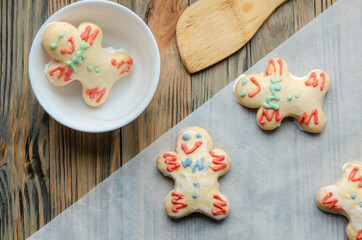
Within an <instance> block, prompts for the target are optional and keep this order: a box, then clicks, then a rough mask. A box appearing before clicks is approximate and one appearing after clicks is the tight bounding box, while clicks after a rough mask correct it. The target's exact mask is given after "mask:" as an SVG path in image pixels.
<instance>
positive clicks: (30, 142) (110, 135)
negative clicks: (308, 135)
mask: <svg viewBox="0 0 362 240" xmlns="http://www.w3.org/2000/svg"><path fill="white" fill-rule="evenodd" d="M71 2H73V1H65V0H49V1H43V0H24V1H23V0H14V1H8V0H1V3H0V18H1V19H0V21H1V29H0V46H1V47H0V56H1V72H0V74H1V75H0V76H1V77H0V239H26V238H27V237H29V236H30V235H31V234H32V233H34V232H35V231H37V230H38V229H39V228H40V227H42V226H43V225H44V224H46V223H47V222H49V221H50V220H51V219H53V218H54V217H56V216H57V215H58V214H59V213H61V212H62V211H64V210H65V209H66V208H67V207H69V206H70V205H71V204H73V203H74V202H75V201H77V200H78V199H79V198H81V197H82V196H83V195H84V194H86V193H87V192H89V191H90V190H91V189H92V188H93V187H95V186H96V185H97V184H99V183H100V182H101V181H103V180H104V179H105V178H106V177H108V176H109V175H110V174H112V173H113V172H114V171H115V170H117V169H118V168H119V167H121V166H122V164H125V163H126V162H127V161H129V160H130V159H131V158H132V157H134V156H135V155H136V154H137V153H139V152H140V151H142V150H143V149H144V148H146V147H147V146H148V145H150V144H151V143H152V142H153V141H154V140H155V139H157V138H159V137H160V136H161V135H162V134H164V133H165V132H166V131H167V130H169V129H170V128H172V127H173V126H174V125H175V124H177V123H178V122H179V121H181V120H182V119H183V118H185V117H186V116H187V115H189V114H190V113H191V112H192V111H193V110H195V109H196V108H198V107H199V106H200V105H202V104H203V103H204V102H205V101H207V100H208V99H209V98H211V97H212V96H214V95H215V94H216V93H217V92H218V91H220V90H221V89H222V88H223V87H224V86H226V85H227V84H228V83H230V82H231V81H233V80H234V79H235V78H236V77H237V76H238V75H240V74H241V73H242V72H244V71H245V70H246V69H248V68H249V67H250V66H252V65H253V64H255V63H256V62H257V61H259V60H260V59H261V58H263V57H264V56H265V55H266V54H267V53H269V52H270V51H271V50H273V49H274V48H275V47H277V46H278V45H279V44H281V43H282V42H283V41H285V40H286V39H288V38H289V37H290V36H291V35H292V34H294V33H295V32H296V31H298V30H299V29H300V28H302V27H303V26H304V25H305V24H307V23H308V22H310V21H311V20H313V18H315V17H316V16H318V15H319V14H320V13H321V12H323V11H324V10H325V9H327V8H328V7H329V6H330V5H332V4H333V3H334V2H336V0H289V1H288V2H287V3H285V4H284V5H282V6H281V7H280V8H278V9H277V10H276V12H275V13H274V14H273V15H272V16H271V17H270V18H269V19H268V20H267V21H266V22H265V24H264V25H263V26H262V27H261V28H260V29H259V31H258V32H257V33H256V34H255V36H254V37H253V38H252V40H251V41H250V42H249V43H248V44H247V45H246V46H245V47H243V48H242V49H241V50H240V51H238V52H236V53H235V54H233V55H232V56H230V57H229V58H227V59H225V60H224V61H222V62H220V63H218V64H216V65H214V66H212V67H210V68H208V69H206V70H204V71H201V72H199V73H196V74H193V75H190V74H188V73H187V71H186V70H185V68H184V67H183V65H182V63H181V59H180V56H179V54H178V49H177V43H176V38H175V26H176V23H177V20H178V18H179V17H180V15H181V14H182V12H183V11H184V10H185V8H186V7H187V6H188V5H189V4H192V3H193V2H195V1H194V0H190V1H187V0H173V1H172V0H147V1H146V0H122V1H118V2H119V3H120V4H122V5H124V6H126V7H128V8H130V9H131V10H133V11H134V12H135V13H136V14H138V16H140V17H141V18H142V19H143V20H144V21H145V22H146V23H147V24H148V25H149V27H150V29H151V31H152V32H153V34H154V35H155V38H156V40H157V43H158V45H159V48H160V54H161V75H160V81H159V85H158V88H157V91H156V93H155V96H154V98H153V100H152V101H151V103H150V105H149V106H148V107H147V108H146V110H145V112H144V113H142V114H141V115H140V116H139V117H138V118H137V119H136V120H134V121H133V122H131V123H129V124H128V125H127V126H125V127H123V128H121V129H118V130H115V131H112V132H107V133H99V134H90V133H82V132H78V131H74V130H72V129H69V128H67V127H64V126H62V125H61V124H59V123H58V122H56V121H55V120H54V119H52V118H51V117H49V115H48V114H47V113H46V112H44V110H43V109H42V107H41V106H40V105H39V103H38V102H37V100H36V98H35V96H34V94H33V92H32V90H31V86H30V83H29V77H28V69H27V68H28V63H27V60H28V56H29V51H30V47H31V44H32V40H33V38H34V37H35V35H36V33H37V31H38V30H39V28H40V27H41V25H42V24H43V23H44V21H45V20H46V19H47V18H48V17H49V16H50V15H51V14H53V13H54V12H55V11H57V10H59V9H60V8H62V7H64V6H66V5H68V4H70V3H71ZM104 143H107V144H104Z"/></svg>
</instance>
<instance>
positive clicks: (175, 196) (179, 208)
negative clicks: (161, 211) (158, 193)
mask: <svg viewBox="0 0 362 240" xmlns="http://www.w3.org/2000/svg"><path fill="white" fill-rule="evenodd" d="M184 198H185V196H184V194H182V193H181V192H176V191H172V192H170V194H169V195H168V196H167V198H166V201H165V210H166V213H167V215H169V216H170V217H172V218H180V217H183V216H186V215H188V214H190V213H191V212H190V209H189V207H188V203H187V202H186V200H185V199H184Z"/></svg>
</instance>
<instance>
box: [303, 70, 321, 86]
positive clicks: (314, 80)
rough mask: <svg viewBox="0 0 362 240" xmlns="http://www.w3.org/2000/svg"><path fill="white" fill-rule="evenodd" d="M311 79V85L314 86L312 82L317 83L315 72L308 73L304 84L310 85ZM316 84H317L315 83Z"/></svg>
mask: <svg viewBox="0 0 362 240" xmlns="http://www.w3.org/2000/svg"><path fill="white" fill-rule="evenodd" d="M312 79H313V87H315V86H314V84H318V81H317V75H316V73H315V72H312V73H311V74H310V76H309V78H308V80H307V81H305V85H306V86H311V85H312V83H311V82H310V80H312ZM316 86H317V85H316Z"/></svg>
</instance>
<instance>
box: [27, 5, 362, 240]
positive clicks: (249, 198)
mask: <svg viewBox="0 0 362 240" xmlns="http://www.w3.org/2000/svg"><path fill="white" fill-rule="evenodd" d="M361 14H362V2H361V1H359V0H339V1H338V2H337V3H336V4H334V5H333V6H332V7H330V8H329V9H328V10H327V11H325V12H324V13H323V14H321V15H320V16H319V17H317V18H316V19H315V20H314V21H312V22H311V23H310V24H308V25H307V26H306V27H304V28H303V29H301V30H300V31H299V32H297V33H296V34H295V35H294V36H292V37H291V38H290V39H289V40H287V41H286V42H285V43H283V44H282V45H281V46H279V47H278V48H276V49H275V50H274V51H273V52H271V53H270V54H269V55H268V56H267V57H265V58H264V59H263V60H261V61H260V62H259V63H257V64H256V65H255V66H253V67H252V68H250V69H249V70H248V71H247V72H246V73H260V72H262V71H263V69H264V67H265V65H266V64H267V63H268V60H269V59H270V58H273V57H281V58H283V59H284V60H285V61H286V62H287V64H288V65H289V69H290V71H291V73H293V74H294V75H296V76H304V75H306V74H307V73H308V72H309V71H311V70H313V69H316V68H319V69H322V70H324V71H325V72H327V73H328V74H329V76H330V78H331V81H332V84H331V89H330V91H329V92H328V94H327V95H326V98H325V100H324V104H323V109H324V112H325V114H326V118H327V121H328V122H327V125H326V127H325V129H324V131H323V133H321V134H309V133H306V132H302V131H300V130H299V129H298V127H297V126H296V125H295V124H294V123H293V121H291V120H284V121H283V123H282V126H281V127H279V128H278V129H276V130H274V131H271V132H266V131H263V130H261V129H260V128H259V127H258V126H257V123H256V116H255V114H256V110H250V109H247V108H245V107H243V106H241V105H239V104H238V103H237V102H236V101H235V99H234V96H233V94H232V85H233V83H231V84H230V85H228V86H227V87H225V88H224V89H223V90H222V91H220V92H219V93H218V94H217V95H216V96H214V97H213V98H212V99H211V100H210V101H208V102H207V103H206V104H204V105H203V106H201V107H200V108H199V109H197V110H196V111H195V112H194V113H192V114H191V115H190V116H188V117H187V118H186V119H185V120H183V121H182V122H181V123H180V124H178V125H177V126H176V127H174V128H173V129H172V130H170V131H169V132H168V133H166V134H165V135H164V136H162V137H161V138H160V139H158V140H157V141H156V142H154V143H153V144H152V145H151V146H149V147H148V148H147V149H145V150H144V151H143V152H142V153H140V154H139V155H137V156H136V157H135V158H134V159H133V160H131V161H130V162H129V163H127V164H126V165H125V166H123V167H122V168H121V169H119V170H118V171H116V172H115V173H114V174H113V175H112V176H110V177H109V178H108V179H106V180H105V181H104V182H103V183H101V184H100V185H99V186H98V187H96V188H95V189H93V190H92V191H91V192H90V193H88V194H87V195H86V196H85V197H83V198H82V199H80V200H79V201H78V202H77V203H75V204H74V205H73V206H71V207H70V208H68V209H67V210H65V211H64V212H63V213H62V214H60V215H59V216H58V217H56V218H55V219H54V220H53V221H51V222H50V223H49V224H47V225H46V226H45V227H43V228H42V229H40V230H39V231H38V232H37V233H35V234H34V235H33V236H32V237H30V239H31V240H35V239H62V240H63V239H77V240H81V239H87V240H89V239H347V237H346V235H345V227H346V224H347V220H346V219H345V218H344V217H341V216H337V215H332V214H326V213H324V212H322V211H320V210H319V209H318V207H317V206H316V204H315V194H316V192H317V190H318V189H319V188H320V187H322V186H325V185H328V184H333V183H335V182H336V181H337V180H338V178H339V177H340V175H341V170H342V166H343V165H344V164H345V163H346V162H349V161H353V160H358V159H359V160H361V153H362V150H361V143H362V141H361V136H362V135H361V133H362V128H361V103H362V97H361V90H362V89H361V82H362V75H361V66H362V65H361V64H362V61H361V56H362V51H361V47H362V44H361V42H362V41H361V39H362V16H361ZM193 125H197V126H200V127H203V128H205V129H206V130H207V131H209V132H210V134H211V136H212V137H213V140H214V147H217V148H221V149H223V150H225V151H226V152H227V153H228V154H229V156H230V158H231V169H230V171H229V172H228V173H227V174H226V175H225V176H223V177H222V178H220V190H221V192H222V193H223V194H224V195H225V196H227V197H228V199H229V201H230V206H231V209H230V214H229V216H228V217H227V218H226V219H225V220H223V221H214V220H212V219H209V218H207V217H205V216H203V215H201V214H193V215H190V216H188V217H185V218H183V219H180V220H172V219H170V218H169V217H168V216H167V215H166V214H165V212H164V199H165V197H166V195H167V194H168V193H169V192H170V190H171V189H172V187H173V181H172V180H171V179H168V178H165V177H164V176H163V175H162V174H161V173H160V172H159V171H158V170H157V168H156V158H157V156H158V155H159V154H161V153H162V152H164V151H173V150H174V148H175V140H176V136H177V133H178V132H179V131H180V130H181V129H183V128H186V127H189V126H193Z"/></svg>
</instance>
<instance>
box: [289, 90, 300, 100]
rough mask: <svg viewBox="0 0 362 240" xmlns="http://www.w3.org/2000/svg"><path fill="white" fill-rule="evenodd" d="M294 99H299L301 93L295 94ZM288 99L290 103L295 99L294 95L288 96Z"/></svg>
mask: <svg viewBox="0 0 362 240" xmlns="http://www.w3.org/2000/svg"><path fill="white" fill-rule="evenodd" d="M294 97H295V98H299V92H297V93H296V94H294ZM287 99H288V101H291V100H292V99H293V95H288V96H287Z"/></svg>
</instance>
